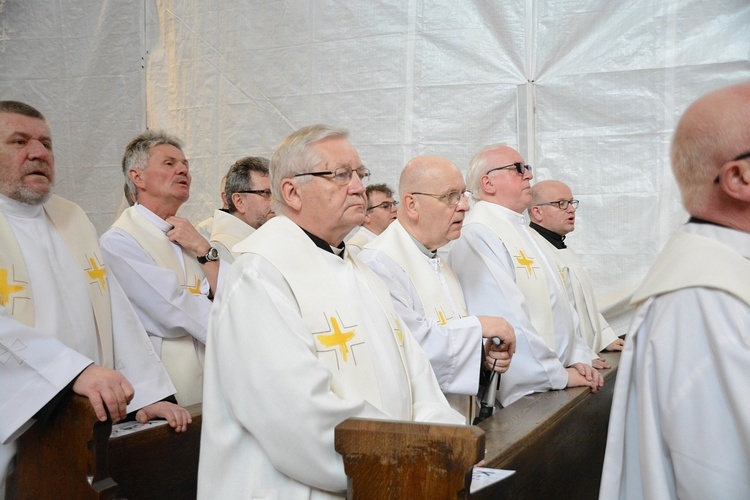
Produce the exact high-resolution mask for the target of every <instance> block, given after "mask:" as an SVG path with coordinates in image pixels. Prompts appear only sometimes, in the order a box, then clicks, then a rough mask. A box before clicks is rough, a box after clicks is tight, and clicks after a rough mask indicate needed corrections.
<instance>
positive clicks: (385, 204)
mask: <svg viewBox="0 0 750 500" xmlns="http://www.w3.org/2000/svg"><path fill="white" fill-rule="evenodd" d="M397 206H398V202H397V201H384V202H383V203H378V204H377V205H374V206H372V207H370V208H368V209H367V211H368V212H369V211H370V210H375V209H376V208H385V209H386V210H389V211H390V210H391V209H394V208H396V207H397Z"/></svg>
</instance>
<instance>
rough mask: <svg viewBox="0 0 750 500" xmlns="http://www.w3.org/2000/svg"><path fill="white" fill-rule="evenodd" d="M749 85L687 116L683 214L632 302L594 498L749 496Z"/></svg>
mask: <svg viewBox="0 0 750 500" xmlns="http://www.w3.org/2000/svg"><path fill="white" fill-rule="evenodd" d="M749 116H750V83H744V84H740V85H735V86H732V87H726V88H723V89H719V90H716V91H714V92H712V93H709V94H707V95H706V96H704V97H702V98H700V99H699V100H697V101H696V102H695V103H693V104H692V105H691V106H690V107H689V108H688V109H687V111H686V112H685V114H684V115H683V117H682V119H681V120H680V122H679V123H678V125H677V129H676V130H675V136H674V139H673V142H672V170H673V172H674V175H675V178H676V180H677V184H678V186H679V188H680V192H681V194H682V202H683V205H684V206H685V209H686V210H687V211H688V213H689V214H690V215H691V217H690V219H689V221H688V222H687V224H685V225H684V226H682V227H681V228H680V229H679V231H678V232H677V233H676V234H674V235H673V236H672V237H671V239H670V240H669V241H668V242H667V244H666V246H665V248H664V249H663V250H662V252H661V254H660V255H659V256H658V257H657V259H656V263H655V264H654V266H653V267H652V268H651V270H650V271H649V272H648V274H647V275H646V278H645V279H644V281H643V283H642V284H641V286H640V288H639V289H638V290H636V292H635V294H634V295H633V299H632V303H633V304H636V305H637V306H638V309H637V311H636V315H635V318H634V321H633V324H632V325H631V328H630V332H629V333H628V335H627V336H626V339H625V348H624V350H623V354H622V358H621V360H620V366H619V369H618V373H617V382H616V383H615V392H614V398H613V402H612V413H611V417H610V422H609V433H608V436H607V451H606V454H605V459H604V471H603V474H602V483H601V489H600V498H602V499H607V500H609V499H616V498H621V499H628V500H631V499H640V498H643V499H651V498H681V499H704V498H721V499H722V500H739V499H747V498H750V474H748V471H750V400H749V399H748V397H747V388H748V386H750V369H748V367H750V121H748V117H749Z"/></svg>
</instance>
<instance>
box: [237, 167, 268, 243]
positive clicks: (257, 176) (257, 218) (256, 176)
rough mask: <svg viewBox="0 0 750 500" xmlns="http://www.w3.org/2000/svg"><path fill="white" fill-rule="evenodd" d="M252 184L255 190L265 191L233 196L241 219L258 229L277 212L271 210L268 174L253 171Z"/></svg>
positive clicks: (251, 175) (251, 173) (251, 174)
mask: <svg viewBox="0 0 750 500" xmlns="http://www.w3.org/2000/svg"><path fill="white" fill-rule="evenodd" d="M250 185H251V186H252V188H251V189H252V190H253V191H264V193H234V194H233V195H232V197H233V198H234V200H233V201H234V206H235V207H237V212H238V213H239V217H240V219H242V220H243V221H245V223H246V224H249V225H250V226H252V227H254V228H255V229H258V228H259V227H260V226H262V225H263V224H265V223H266V222H267V221H268V220H269V219H272V218H273V217H274V216H276V213H275V212H274V211H273V210H271V181H270V179H269V178H268V176H267V175H263V174H261V173H260V172H255V171H251V172H250ZM266 193H268V194H266Z"/></svg>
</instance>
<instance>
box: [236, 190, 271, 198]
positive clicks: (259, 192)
mask: <svg viewBox="0 0 750 500" xmlns="http://www.w3.org/2000/svg"><path fill="white" fill-rule="evenodd" d="M235 193H242V194H257V195H258V196H262V197H263V198H270V197H271V190H270V189H246V190H244V191H235Z"/></svg>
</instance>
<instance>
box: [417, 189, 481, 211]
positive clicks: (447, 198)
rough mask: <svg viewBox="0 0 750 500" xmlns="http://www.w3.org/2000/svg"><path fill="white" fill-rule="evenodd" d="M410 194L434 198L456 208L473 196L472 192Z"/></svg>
mask: <svg viewBox="0 0 750 500" xmlns="http://www.w3.org/2000/svg"><path fill="white" fill-rule="evenodd" d="M410 194H419V195H422V196H432V197H433V198H435V199H437V200H440V201H442V202H443V203H445V204H446V205H448V206H449V207H455V206H456V205H458V204H459V203H460V202H461V199H462V198H466V199H467V200H468V199H469V196H471V191H451V192H450V193H445V194H433V193H410Z"/></svg>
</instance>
